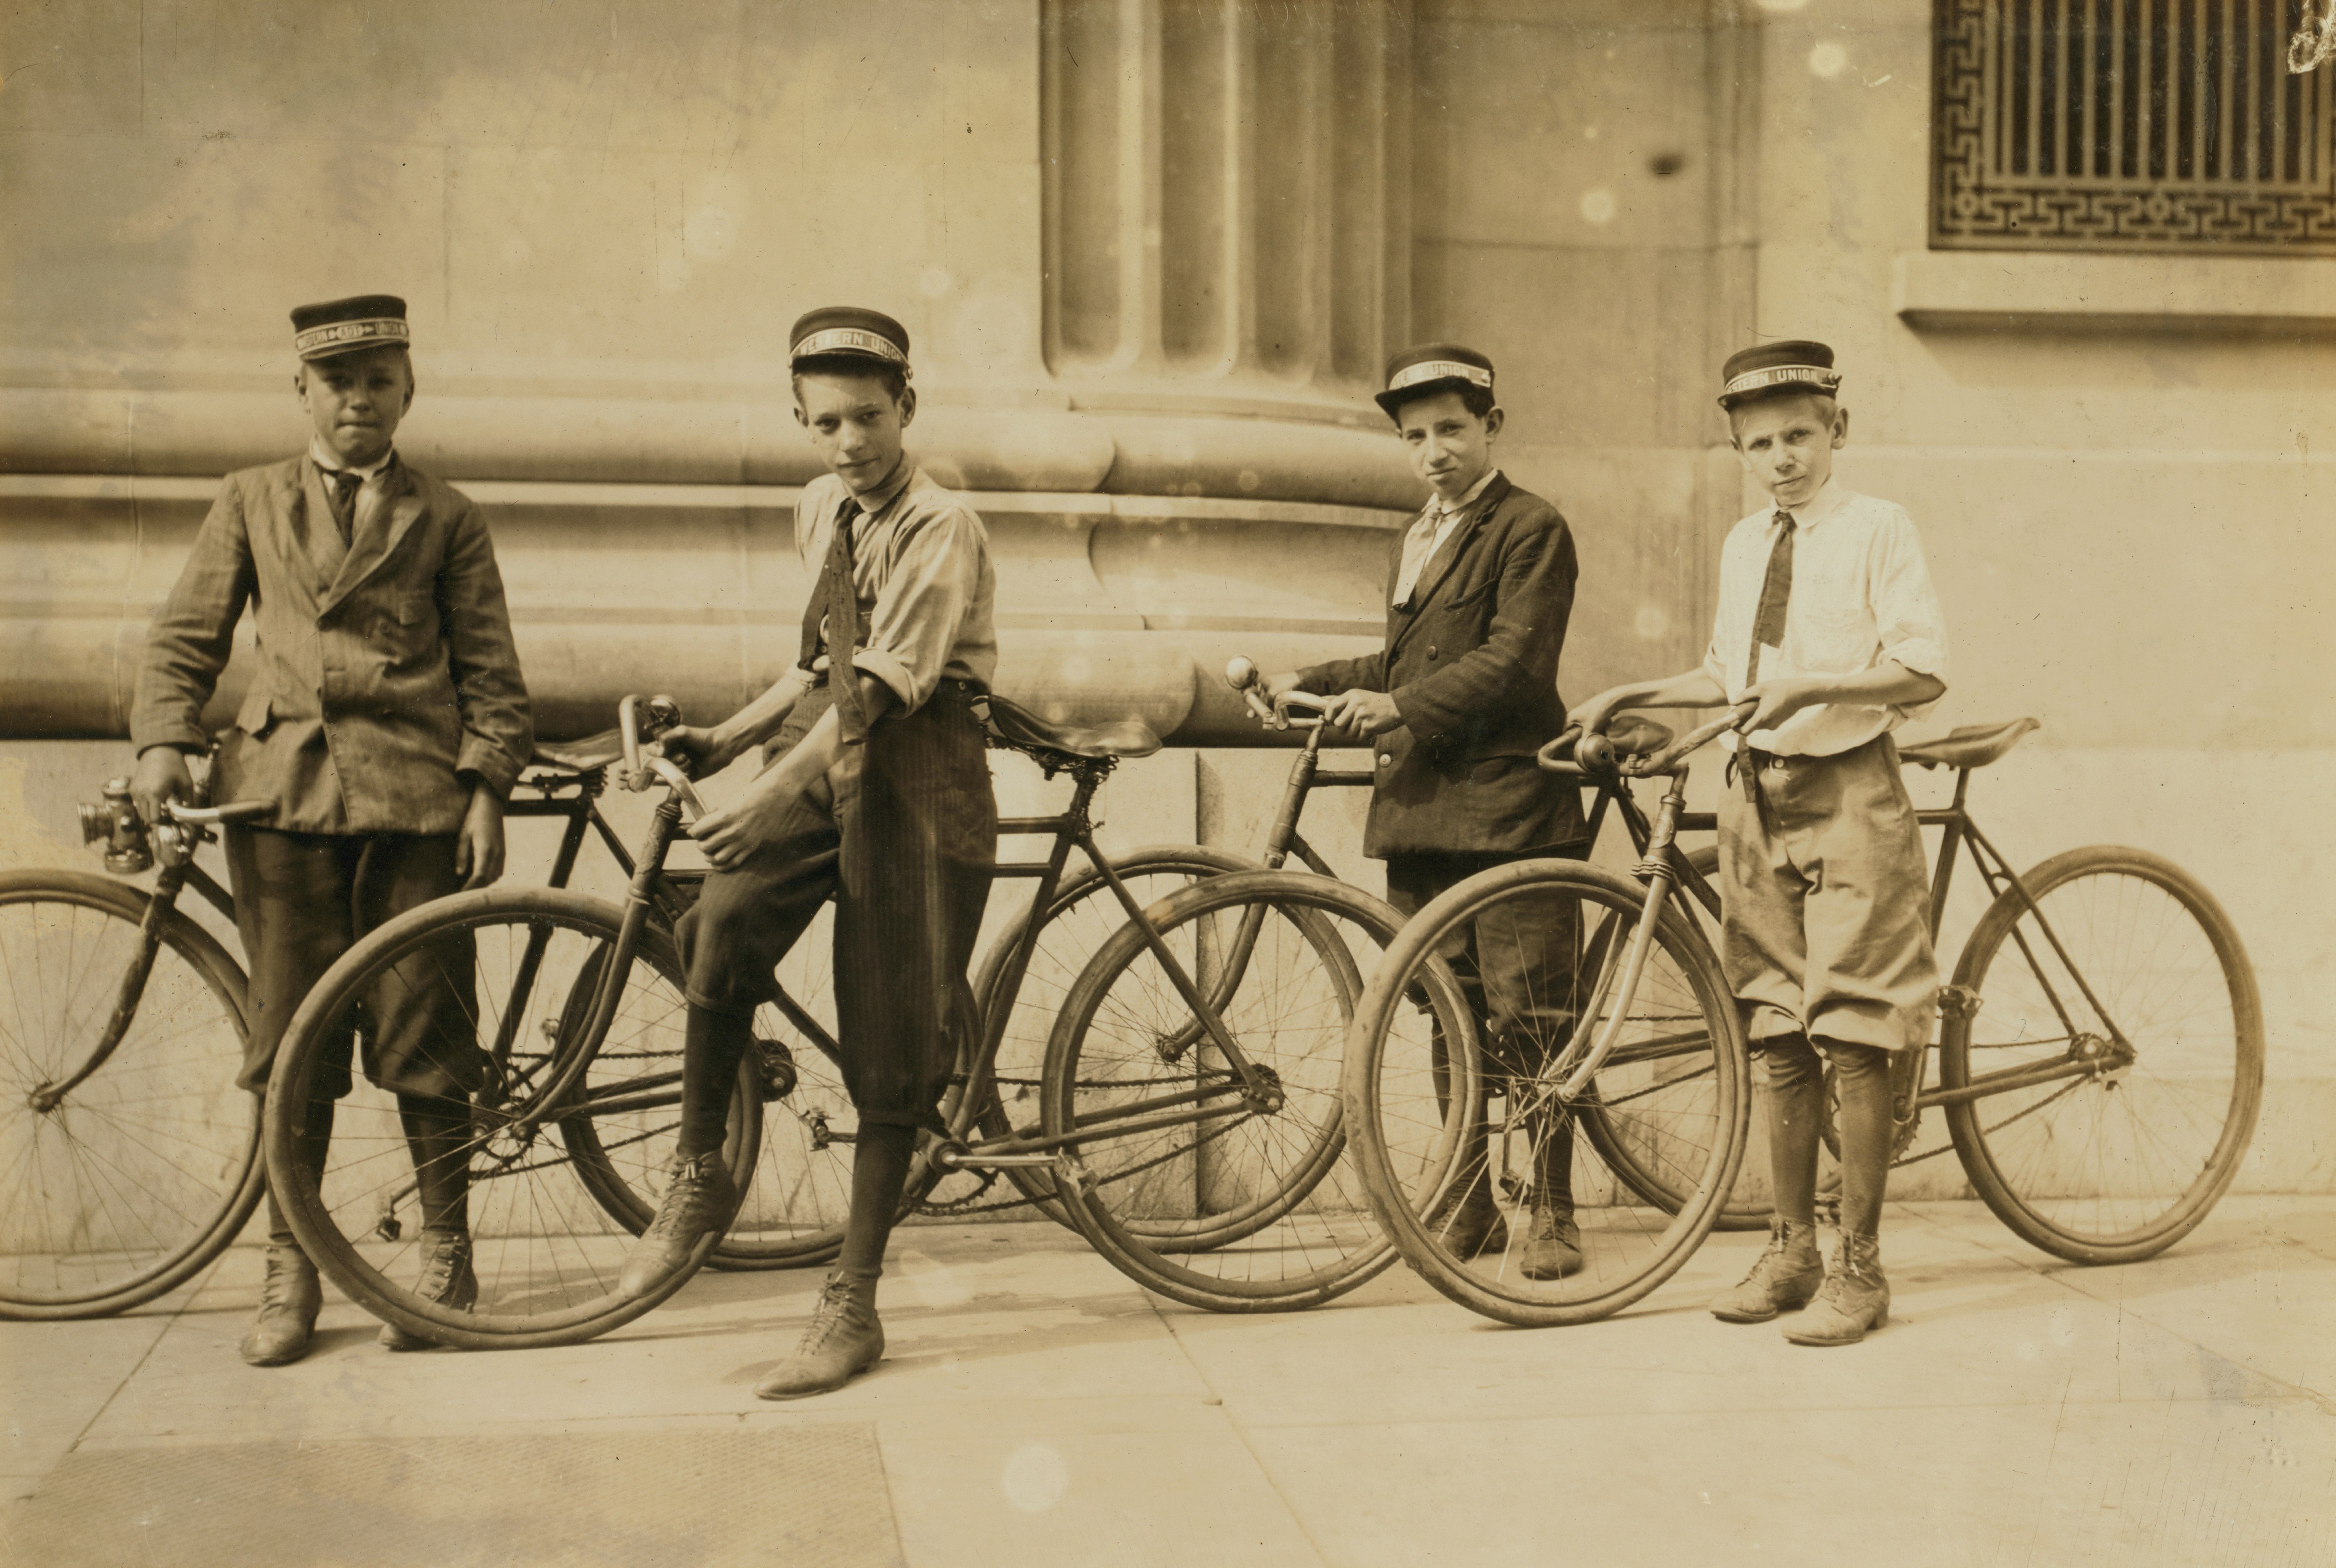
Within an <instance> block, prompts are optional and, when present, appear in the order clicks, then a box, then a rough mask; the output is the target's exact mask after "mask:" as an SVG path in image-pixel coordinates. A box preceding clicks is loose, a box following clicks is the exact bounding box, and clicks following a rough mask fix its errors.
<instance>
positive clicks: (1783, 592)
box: [1572, 342, 1947, 1345]
mask: <svg viewBox="0 0 2336 1568" xmlns="http://www.w3.org/2000/svg"><path fill="white" fill-rule="evenodd" d="M1722 381H1723V389H1722V391H1721V393H1720V398H1719V402H1720V406H1721V407H1722V408H1724V409H1726V410H1727V411H1728V425H1729V431H1730V433H1731V435H1732V436H1733V438H1734V441H1735V446H1736V450H1737V455H1738V456H1739V457H1740V458H1741V459H1742V460H1743V462H1744V466H1745V469H1746V471H1747V472H1748V473H1749V474H1751V475H1752V477H1753V478H1754V479H1757V480H1758V481H1759V483H1760V485H1761V487H1762V488H1763V489H1766V490H1767V491H1768V493H1769V495H1770V496H1771V497H1772V498H1773V501H1774V504H1773V505H1771V506H1768V507H1764V508H1761V509H1760V510H1759V511H1757V512H1755V513H1753V514H1752V515H1751V516H1750V517H1748V518H1745V519H1743V520H1742V521H1741V522H1739V523H1737V525H1736V528H1735V529H1734V530H1733V531H1732V532H1731V533H1730V534H1729V535H1728V542H1727V544H1726V545H1725V546H1724V547H1722V553H1721V556H1720V567H1719V605H1718V614H1717V615H1716V616H1715V617H1714V621H1713V629H1712V638H1711V645H1710V648H1709V650H1708V653H1706V654H1705V657H1704V662H1703V663H1702V664H1701V665H1700V666H1699V667H1698V668H1697V669H1694V670H1691V671H1689V672H1687V673H1684V674H1680V675H1675V676H1673V677H1671V678H1670V679H1669V680H1666V681H1650V682H1640V683H1637V684H1632V685H1622V686H1617V687H1614V688H1613V689H1612V690H1611V691H1608V692H1601V693H1600V694H1599V695H1598V696H1597V697H1594V698H1592V699H1591V701H1590V702H1585V703H1583V704H1582V706H1581V707H1580V708H1578V709H1576V710H1575V711H1574V712H1573V714H1572V718H1573V720H1574V721H1576V722H1578V723H1581V724H1582V726H1583V727H1584V728H1585V729H1587V730H1590V731H1600V730H1602V729H1603V728H1604V727H1605V724H1606V722H1607V721H1608V720H1609V719H1610V718H1611V716H1612V715H1613V714H1614V713H1615V712H1616V711H1620V710H1621V709H1623V708H1630V707H1709V706H1717V705H1718V704H1720V703H1722V702H1728V703H1732V704H1741V703H1746V702H1748V703H1750V704H1752V709H1753V711H1752V712H1751V713H1750V714H1749V715H1748V716H1747V717H1746V719H1745V720H1744V721H1743V722H1741V723H1740V724H1738V725H1737V732H1736V733H1734V734H1731V735H1728V736H1727V737H1725V741H1726V743H1727V744H1728V747H1729V749H1730V750H1732V751H1733V752H1734V756H1733V757H1732V758H1731V759H1730V760H1729V774H1730V778H1731V779H1732V780H1733V781H1734V783H1735V786H1736V787H1735V788H1731V789H1725V790H1723V791H1722V792H1721V798H1720V811H1719V850H1720V854H1719V873H1720V875H1719V893H1720V903H1721V922H1720V924H1721V929H1722V955H1723V961H1724V963H1725V965H1726V967H1727V971H1728V982H1729V984H1730V986H1731V987H1732V988H1733V990H1734V991H1735V992H1736V996H1737V1002H1739V1003H1740V1004H1741V1005H1742V1006H1743V1007H1744V1009H1745V1011H1746V1012H1747V1016H1748V1019H1749V1027H1748V1033H1749V1035H1750V1037H1751V1043H1752V1049H1753V1050H1755V1051H1757V1052H1758V1053H1759V1057H1760V1061H1761V1066H1762V1074H1761V1078H1762V1083H1763V1088H1764V1091H1765V1092H1764V1094H1763V1096H1762V1099H1763V1100H1764V1103H1765V1105H1766V1108H1767V1124H1768V1147H1769V1159H1770V1164H1771V1166H1772V1176H1773V1180H1774V1182H1775V1185H1776V1220H1775V1222H1774V1224H1773V1226H1772V1229H1771V1233H1770V1236H1769V1242H1768V1246H1767V1250H1766V1251H1765V1252H1763V1253H1761V1255H1760V1258H1759V1261H1758V1262H1757V1263H1755V1264H1754V1265H1753V1268H1752V1272H1751V1273H1750V1274H1748V1275H1747V1277H1746V1278H1745V1280H1744V1282H1743V1283H1741V1284H1739V1285H1737V1287H1736V1288H1735V1289H1734V1290H1731V1291H1729V1292H1726V1293H1725V1294H1723V1295H1721V1296H1720V1297H1719V1298H1718V1300H1716V1301H1714V1302H1712V1307H1711V1310H1712V1312H1713V1315H1714V1316H1716V1317H1718V1318H1719V1319H1721V1320H1722V1321H1727V1322H1765V1321H1767V1320H1769V1319H1771V1318H1774V1317H1776V1315H1777V1314H1778V1313H1779V1312H1793V1311H1798V1310H1800V1309H1802V1308H1804V1307H1806V1308H1808V1309H1809V1311H1808V1312H1806V1315H1805V1316H1803V1317H1802V1318H1801V1319H1800V1320H1799V1321H1797V1322H1796V1324H1795V1325H1794V1326H1793V1327H1791V1328H1789V1329H1787V1330H1786V1333H1785V1337H1786V1339H1788V1340H1791V1341H1794V1342H1795V1343H1796V1344H1806V1345H1843V1344H1853V1343H1855V1342H1856V1341H1858V1340H1860V1339H1863V1338H1864V1335H1865V1333H1866V1331H1868V1330H1870V1329H1874V1328H1877V1327H1879V1326H1881V1324H1883V1322H1884V1321H1887V1320H1888V1317H1889V1313H1890V1286H1889V1282H1888V1281H1887V1280H1885V1279H1884V1278H1883V1273H1882V1263H1881V1253H1880V1246H1879V1242H1878V1237H1877V1230H1878V1227H1879V1224H1880V1222H1881V1217H1882V1196H1883V1184H1884V1182H1885V1180H1886V1179H1887V1176H1888V1174H1889V1163H1890V1149H1891V1143H1892V1135H1893V1118H1892V1108H1891V1061H1892V1060H1893V1057H1895V1056H1897V1055H1898V1054H1899V1053H1902V1052H1905V1051H1920V1050H1922V1049H1923V1047H1924V1046H1925V1045H1926V1044H1927V1043H1928V1041H1929V1039H1930V1027H1931V1014H1932V1009H1933V1007H1934V1006H1935V1004H1936V1001H1937V996H1938V989H1939V973H1938V963H1937V960H1936V959H1935V957H1934V956H1933V954H1932V947H1931V934H1930V929H1929V925H1928V923H1927V909H1926V893H1927V889H1928V885H1929V877H1928V874H1927V872H1926V870H1925V868H1924V866H1923V863H1922V837H1921V832H1920V828H1919V825H1918V822H1917V820H1916V818H1915V815H1914V807H1913V801H1911V800H1910V799H1908V798H1907V795H1906V788H1905V784H1904V782H1903V780H1902V779H1900V777H1899V770H1898V751H1897V748H1896V746H1895V745H1894V744H1893V741H1892V740H1891V739H1890V731H1892V730H1893V729H1895V728H1896V727H1897V726H1898V725H1899V724H1900V723H1902V722H1903V721H1905V720H1907V719H1910V718H1919V717H1921V716H1922V714H1924V713H1927V712H1928V711H1930V710H1931V708H1932V705H1933V704H1935V703H1936V702H1937V701H1938V699H1939V697H1940V695H1941V694H1942V693H1943V692H1945V691H1946V665H1947V638H1946V629H1945V624H1944V621H1943V619H1942V616H1941V615H1940V613H1939V604H1938V596H1937V595H1936V594H1935V593H1934V592H1933V591H1932V586H1931V576H1930V571H1929V568H1928V567H1927V566H1925V565H1924V563H1923V559H1922V545H1921V542H1920V541H1919V540H1918V539H1917V538H1916V537H1915V533H1914V525H1913V521H1912V519H1910V518H1908V517H1907V515H1906V513H1905V511H1904V510H1903V508H1899V507H1897V506H1894V505H1893V504H1892V503H1890V502H1888V501H1883V500H1876V499H1874V498H1873V497H1871V496H1862V495H1859V494H1857V493H1856V492H1854V491H1853V490H1850V489H1847V488H1845V487H1844V486H1842V485H1839V484H1837V483H1835V482H1834V479H1833V454H1834V451H1835V450H1836V449H1838V448H1839V447H1841V446H1843V445H1844V444H1845V443H1846V442H1847V440H1848V439H1849V413H1848V411H1847V410H1845V409H1844V408H1842V407H1841V406H1840V403H1839V401H1838V399H1837V397H1836V395H1835V393H1836V391H1837V389H1838V387H1839V385H1840V382H1841V377H1840V375H1839V373H1836V372H1835V370H1834V368H1833V351H1832V350H1831V349H1829V348H1827V347H1825V345H1824V344H1817V343H1807V342H1791V343H1777V344H1766V345H1763V346H1762V347H1759V348H1756V349H1747V350H1745V351H1744V352H1743V353H1738V354H1736V355H1734V356H1733V357H1732V358H1730V359H1729V360H1728V364H1727V367H1726V369H1725V370H1724V372H1723V373H1722ZM1821 1053H1822V1055H1823V1057H1824V1058H1825V1060H1829V1061H1830V1062H1831V1063H1832V1065H1833V1069H1834V1075H1835V1082H1836V1084H1837V1087H1838V1090H1839V1096H1840V1106H1839V1109H1838V1111H1837V1113H1836V1116H1837V1125H1838V1130H1839V1133H1840V1140H1841V1163H1842V1200H1841V1251H1840V1253H1839V1256H1838V1257H1837V1259H1836V1261H1835V1267H1834V1269H1833V1271H1832V1272H1831V1273H1827V1272H1826V1271H1825V1266H1824V1263H1823V1261H1822V1260H1821V1258H1820V1257H1819V1255H1818V1253H1817V1248H1816V1236H1815V1195H1816V1156H1817V1145H1818V1141H1819V1128H1820V1119H1821V1118H1822V1115H1823V1113H1824V1109H1825V1079H1824V1070H1823V1064H1822V1063H1821V1062H1820V1060H1819V1057H1820V1054H1821Z"/></svg>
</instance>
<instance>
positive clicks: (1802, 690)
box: [1736, 675, 1826, 735]
mask: <svg viewBox="0 0 2336 1568" xmlns="http://www.w3.org/2000/svg"><path fill="white" fill-rule="evenodd" d="M1741 701H1743V702H1749V703H1751V704H1752V716H1751V717H1750V718H1748V719H1747V720H1745V721H1743V722H1742V723H1740V724H1738V725H1737V726H1736V732H1737V734H1739V735H1749V734H1751V733H1752V732H1753V731H1756V730H1774V729H1775V728H1776V726H1777V725H1779V724H1782V723H1783V722H1784V721H1786V720H1787V719H1789V718H1791V717H1792V716H1793V715H1794V714H1796V713H1797V712H1799V711H1801V710H1802V709H1804V708H1814V707H1815V706H1816V705H1817V704H1818V703H1820V702H1825V701H1826V698H1825V689H1824V682H1821V681H1815V680H1811V679H1809V678H1808V677H1806V676H1797V675H1788V676H1781V677H1779V678H1778V679H1776V680H1774V681H1761V682H1757V683H1756V684H1753V685H1750V686H1747V687H1745V688H1744V695H1743V697H1742V699H1741Z"/></svg>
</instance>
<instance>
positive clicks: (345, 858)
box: [226, 828, 480, 1099]
mask: <svg viewBox="0 0 2336 1568" xmlns="http://www.w3.org/2000/svg"><path fill="white" fill-rule="evenodd" d="M226 847H227V864H228V878H229V882H230V884H231V885H232V886H233V888H234V891H235V905H236V924H237V927H238V930H239V931H240V933H241V934H242V937H243V951H244V955H245V957H246V959H247V960H248V963H249V964H250V968H251V978H250V984H249V989H248V993H247V995H248V1002H249V1007H250V1033H249V1035H248V1037H247V1039H246V1040H245V1044H244V1055H243V1070H242V1071H241V1072H240V1073H238V1075H237V1076H236V1082H237V1083H238V1085H239V1086H241V1087H242V1088H244V1089H249V1090H251V1091H252V1092H253V1093H255V1094H257V1093H259V1092H261V1091H263V1090H265V1089H267V1087H268V1071H269V1070H270V1069H271V1068H272V1067H273V1066H274V1064H275V1061H276V1047H277V1042H278V1041H279V1040H282V1039H283V1037H284V1026H285V1025H286V1024H287V1023H288V1022H290V1021H291V1018H292V1014H293V1013H294V1012H295V1011H297V1010H298V1008H299V1006H300V1002H301V1000H302V999H303V998H304V997H306V996H307V994H308V990H309V988H310V987H311V986H313V985H315V984H316V982H317V981H318V980H319V979H321V978H323V976H324V973H325V971H326V970H327V969H330V968H331V967H332V966H333V963H334V961H335V960H336V959H337V958H339V957H340V956H341V954H343V953H346V952H347V951H348V950H349V948H350V947H351V946H352V945H354V944H355V942H356V941H357V939H358V938H359V937H361V936H363V935H365V934H366V933H367V932H369V931H371V930H373V929H374V928H375V926H377V925H380V924H383V923H384V922H385V921H388V920H390V919H392V918H394V916H396V915H403V914H404V913H405V912H406V911H407V910H409V909H412V908H414V907H416V906H417V905H423V904H427V903H428V902H430V901H431V900H432V899H433V898H443V897H444V896H445V895H448V894H450V893H453V892H455V891H457V890H459V889H460V888H461V886H462V877H461V876H458V875H456V873H455V870H454V849H455V838H454V836H453V834H451V833H443V834H406V833H380V834H371V835H365V836H359V835H355V834H328V833H278V832H276V831H274V830H273V829H270V828H229V830H228V832H227V836H226ZM473 967H474V966H473V963H472V953H471V943H470V941H469V939H468V938H467V937H461V938H450V939H448V940H447V941H446V942H444V943H443V944H440V947H439V948H438V949H433V951H430V952H426V953H415V954H414V955H413V956H412V957H410V958H408V959H407V960H405V961H404V963H400V964H399V965H398V966H397V967H396V968H394V969H393V970H392V971H390V972H389V973H387V974H384V976H382V977H381V979H380V980H379V981H378V982H375V985H374V986H373V987H372V989H371V990H370V992H368V993H367V994H366V995H365V998H364V999H363V1005H362V1007H361V1008H360V1009H358V1010H357V1013H358V1017H359V1019H361V1021H362V1025H363V1027H362V1029H360V1030H356V1031H352V1030H350V1029H348V1028H344V1029H342V1030H340V1031H338V1038H337V1039H336V1040H333V1041H331V1042H330V1043H329V1044H328V1046H327V1050H326V1057H325V1060H324V1062H323V1064H322V1066H321V1070H320V1071H319V1072H318V1075H317V1077H316V1081H315V1085H314V1092H315V1094H316V1097H317V1098H319V1099H340V1098H341V1097H342V1096H344V1095H346V1094H347V1093H348V1091H349V1087H350V1083H351V1079H350V1076H349V1059H350V1047H351V1043H352V1036H353V1032H354V1033H362V1035H363V1037H364V1040H365V1056H364V1060H365V1076H366V1077H367V1078H368V1079H372V1080H373V1081H374V1082H375V1083H376V1084H379V1085H380V1086H381V1087H382V1088H384V1089H390V1090H393V1091H394V1092H396V1093H399V1094H405V1095H414V1096H418V1097H422V1098H425V1099H437V1098H453V1099H461V1098H462V1097H464V1096H467V1095H468V1094H469V1093H470V1091H471V1090H472V1089H475V1088H477V1087H478V1083H479V1067H480V1061H479V1047H478V1031H477V1029H476V1027H475V1026H474V1025H473V1023H472V1019H473V1018H474V1017H475V1016H476V1015H477V1011H478V1009H477V1007H476V1006H475V1004H474V997H473V991H474V986H473V973H472V972H473Z"/></svg>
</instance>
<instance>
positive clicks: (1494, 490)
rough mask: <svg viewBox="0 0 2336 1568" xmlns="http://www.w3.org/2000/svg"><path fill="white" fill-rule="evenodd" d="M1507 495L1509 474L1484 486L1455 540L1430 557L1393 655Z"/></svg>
mask: <svg viewBox="0 0 2336 1568" xmlns="http://www.w3.org/2000/svg"><path fill="white" fill-rule="evenodd" d="M1508 494H1509V477H1508V475H1506V474H1500V475H1496V476H1495V477H1494V479H1493V482H1492V483H1491V484H1489V485H1486V486H1485V487H1484V494H1483V495H1481V496H1478V497H1477V498H1475V501H1474V502H1473V503H1471V504H1470V506H1469V508H1468V511H1467V515H1466V516H1465V517H1464V518H1461V520H1460V526H1459V527H1458V528H1455V529H1453V530H1452V537H1450V538H1448V539H1446V540H1445V541H1444V547H1443V548H1442V549H1440V550H1438V551H1436V554H1434V555H1433V556H1430V557H1428V558H1427V564H1426V566H1422V567H1421V568H1420V569H1419V582H1418V585H1417V586H1415V587H1414V588H1413V589H1412V591H1411V604H1410V605H1409V607H1408V608H1407V609H1406V611H1405V613H1404V620H1403V624H1401V625H1400V626H1399V627H1397V630H1396V633H1395V634H1394V635H1393V636H1392V637H1390V638H1388V640H1387V652H1388V653H1390V654H1392V653H1394V652H1395V644H1397V643H1398V642H1400V641H1402V639H1403V637H1404V635H1405V634H1406V633H1408V632H1409V631H1410V630H1411V629H1412V628H1413V627H1414V626H1416V625H1417V624H1419V613H1420V612H1421V611H1422V610H1424V609H1426V607H1427V603H1428V601H1429V600H1430V599H1433V598H1434V597H1435V596H1436V590H1437V589H1439V588H1441V587H1443V586H1444V583H1445V579H1446V578H1448V577H1449V576H1452V569H1453V568H1454V567H1455V566H1458V565H1459V564H1460V557H1463V556H1465V555H1466V554H1467V553H1468V547H1469V546H1470V545H1471V544H1473V543H1475V538H1476V536H1477V535H1478V534H1480V533H1482V532H1483V531H1484V520H1485V519H1486V518H1490V517H1491V516H1492V515H1493V508H1495V507H1497V506H1499V505H1500V504H1501V502H1502V501H1504V500H1505V499H1506V498H1508Z"/></svg>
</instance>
